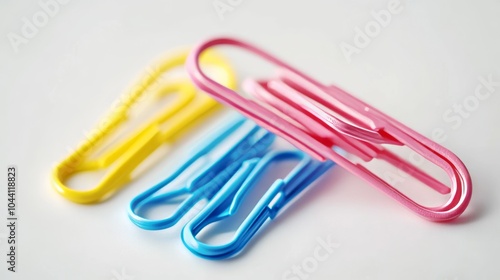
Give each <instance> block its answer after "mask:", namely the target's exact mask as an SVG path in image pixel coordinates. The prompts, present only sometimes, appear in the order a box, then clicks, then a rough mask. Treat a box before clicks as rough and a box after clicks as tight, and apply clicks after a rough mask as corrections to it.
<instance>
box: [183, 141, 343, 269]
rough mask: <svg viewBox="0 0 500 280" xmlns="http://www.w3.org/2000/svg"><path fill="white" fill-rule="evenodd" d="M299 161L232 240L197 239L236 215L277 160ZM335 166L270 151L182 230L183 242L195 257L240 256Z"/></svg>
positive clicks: (244, 166) (248, 166) (297, 154)
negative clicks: (258, 234)
mask: <svg viewBox="0 0 500 280" xmlns="http://www.w3.org/2000/svg"><path fill="white" fill-rule="evenodd" d="M284 160H300V162H299V163H298V164H297V166H295V168H294V169H293V170H292V171H291V172H290V173H289V174H288V175H287V176H286V178H284V179H278V180H276V181H275V182H274V183H273V184H272V186H271V187H270V188H269V189H268V191H267V192H266V193H265V194H264V196H263V197H262V198H261V199H260V200H259V202H258V203H257V205H256V206H255V207H254V208H253V210H252V211H251V212H250V214H249V215H248V216H247V217H246V218H245V220H244V221H243V222H242V223H241V225H240V226H239V227H238V229H237V230H236V232H235V234H234V236H233V239H232V240H230V241H229V242H227V243H226V244H222V245H209V244H206V243H203V242H201V241H200V240H198V239H197V238H196V235H197V234H199V233H200V232H201V231H202V229H203V228H204V227H206V226H208V225H209V224H211V223H214V222H216V221H220V220H223V219H226V218H229V217H230V216H233V215H235V214H236V213H237V211H238V209H239V207H240V206H241V204H242V202H243V201H244V199H245V196H246V195H247V194H248V193H249V191H250V190H251V189H252V188H253V186H254V185H255V184H256V183H257V182H258V180H259V178H260V177H261V175H262V174H263V173H264V171H265V169H266V167H267V166H269V165H270V164H271V163H273V162H276V161H284ZM333 165H334V163H333V162H332V161H326V162H319V161H316V160H313V159H311V158H310V157H309V156H307V155H306V154H304V153H303V152H300V151H282V152H270V153H268V154H266V155H265V156H264V157H263V158H261V159H259V158H254V159H250V160H247V161H245V162H244V163H243V164H242V165H241V168H239V170H238V171H237V172H236V173H235V174H234V176H233V177H232V178H231V179H230V180H229V181H228V182H227V183H226V184H225V185H224V186H223V187H222V189H221V190H220V191H219V192H218V193H217V194H216V195H215V196H214V197H213V198H212V199H211V200H210V202H209V203H208V204H207V205H206V206H205V208H204V209H203V210H202V211H201V212H199V213H198V214H197V215H196V216H195V217H194V218H193V219H192V220H191V221H189V222H188V223H187V224H186V225H185V226H184V228H183V229H182V241H183V242H184V245H186V247H187V248H188V249H189V250H190V251H191V252H193V253H194V254H196V255H198V256H200V257H204V258H207V259H224V258H228V257H231V256H232V255H234V254H236V253H238V252H239V251H240V250H241V249H243V247H245V245H246V244H247V243H248V241H249V240H250V239H251V238H252V236H253V235H254V234H255V233H256V232H257V231H258V230H259V228H260V227H261V226H262V225H263V224H264V223H265V222H266V221H267V220H268V219H273V218H274V217H275V216H276V215H277V213H278V212H279V211H280V210H281V209H282V208H283V207H284V206H285V205H286V204H287V203H288V202H290V201H291V200H292V199H293V198H294V197H295V196H297V195H298V194H299V193H300V192H301V191H302V190H304V189H305V188H306V187H307V186H308V185H310V184H311V183H312V182H314V180H316V179H317V178H318V177H320V176H321V175H322V174H323V173H324V172H326V171H327V170H328V169H329V168H330V167H332V166H333Z"/></svg>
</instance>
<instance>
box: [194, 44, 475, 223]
mask: <svg viewBox="0 0 500 280" xmlns="http://www.w3.org/2000/svg"><path fill="white" fill-rule="evenodd" d="M221 45H230V46H234V47H239V48H242V49H244V50H246V51H248V52H250V53H252V54H255V55H257V56H259V57H261V58H263V59H265V60H267V61H269V62H271V63H273V64H275V65H276V66H278V68H279V75H278V77H277V78H269V79H264V80H260V81H256V80H248V81H247V82H246V88H247V89H249V90H250V93H251V94H252V95H253V98H252V99H248V98H245V97H243V96H242V95H239V94H238V93H237V92H235V91H234V90H233V89H230V88H227V87H225V86H224V85H221V84H220V83H218V82H216V81H214V80H212V79H211V78H210V77H208V76H207V75H206V74H205V73H204V72H203V71H202V69H201V67H200V61H199V59H200V55H201V54H202V53H204V52H205V51H206V50H207V49H209V48H211V47H214V46H221ZM186 65H187V69H188V73H189V75H190V76H191V79H192V80H193V82H194V83H195V84H196V85H197V86H198V87H199V88H200V89H202V90H204V91H206V92H207V93H209V94H211V95H212V96H214V97H215V98H216V99H217V100H219V101H220V102H222V103H224V104H226V105H229V106H232V107H234V108H235V109H237V110H238V111H239V112H240V113H242V114H243V115H244V116H246V117H248V118H250V119H252V120H254V121H255V122H256V123H257V124H259V125H260V126H262V127H263V128H265V129H267V130H269V131H271V132H273V133H275V134H276V135H278V136H281V137H283V138H285V139H286V140H287V141H289V142H290V143H292V144H293V145H295V146H296V147H298V148H299V149H301V150H303V151H305V152H307V153H308V154H310V155H311V156H313V157H314V158H316V159H319V160H325V159H330V160H333V161H334V162H336V163H337V164H339V165H340V166H342V167H344V168H345V169H347V170H348V171H350V172H351V173H353V174H355V175H356V176H359V177H361V178H363V179H364V180H366V181H367V182H369V183H370V184H372V185H373V186H375V187H377V188H378V189H380V190H381V191H383V192H384V193H386V194H387V195H389V196H390V197H392V198H393V199H395V200H396V201H398V202H400V203H401V204H403V205H404V206H406V207H407V208H409V209H410V210H412V211H414V212H415V213H417V214H418V215H420V216H422V217H424V218H426V219H429V220H431V221H449V220H452V219H455V218H457V217H458V216H459V215H460V214H462V213H463V212H464V211H465V209H466V208H467V205H468V204H469V202H470V199H471V195H472V181H471V178H470V175H469V172H468V171H467V168H466V167H465V165H464V164H463V163H462V161H460V159H459V158H458V157H457V156H456V155H454V154H453V153H452V152H451V151H449V150H447V149H446V148H444V147H443V146H441V145H439V144H437V143H435V142H433V141H432V140H430V139H428V138H426V137H425V136H423V135H421V134H419V133H417V132H416V131H414V130H412V129H410V128H408V127H407V126H405V125H403V124H402V123H400V122H399V121H397V120H395V119H393V118H391V117H390V116H388V115H386V114H384V113H382V112H381V111H379V110H377V109H375V108H374V107H372V106H370V105H368V104H366V103H365V102H363V101H361V100H359V99H358V98H356V97H354V96H352V95H350V94H348V93H347V92H345V91H344V90H342V89H340V88H338V87H336V86H328V85H324V84H321V83H320V82H318V81H316V80H314V79H313V78H311V77H309V76H307V75H306V74H304V73H302V72H300V71H298V70H297V69H295V68H293V67H291V66H290V65H288V64H286V63H285V62H283V61H281V60H279V59H278V58H276V57H274V56H273V55H271V54H269V53H267V52H265V51H264V50H262V49H260V48H258V47H256V46H253V45H251V44H249V43H246V42H243V41H240V40H236V39H233V38H215V39H212V40H208V41H205V42H202V43H201V44H199V45H198V46H197V47H196V48H194V50H193V51H192V52H191V54H190V56H189V58H188V61H187V64H186ZM382 144H385V145H393V146H394V145H395V146H406V147H408V148H409V149H411V150H413V151H414V152H415V153H417V154H419V155H421V156H422V157H423V158H425V159H427V160H428V161H429V162H431V163H433V164H435V165H436V166H437V167H439V168H441V169H442V170H444V171H445V172H446V174H447V175H448V177H449V178H450V185H451V188H449V187H448V186H446V185H443V184H442V183H440V182H439V181H438V180H436V179H435V178H433V177H432V176H430V175H429V174H427V173H426V172H424V171H422V170H421V169H419V168H418V167H417V166H415V165H413V164H411V163H410V162H409V161H407V160H405V159H402V158H401V157H399V156H398V155H396V154H395V153H393V152H391V151H389V150H387V149H385V148H384V147H383V146H382ZM334 147H339V148H341V149H342V150H344V151H346V152H347V153H349V154H350V155H353V156H356V157H357V158H359V159H361V162H359V163H358V162H354V161H353V160H352V159H349V158H348V157H345V156H344V155H341V154H339V153H338V152H337V151H336V150H335V149H333V148H334ZM374 159H377V160H382V161H385V162H387V163H389V164H390V165H392V166H394V167H396V168H398V167H399V168H401V169H402V170H404V171H405V172H406V173H408V174H409V175H411V176H412V177H414V178H416V179H417V180H419V181H421V182H422V183H424V184H425V185H427V186H428V187H430V188H432V189H434V190H436V191H437V192H439V193H442V194H448V193H449V194H450V197H449V199H448V200H447V202H445V203H444V204H443V205H440V206H438V207H428V206H424V205H421V204H419V203H417V202H416V201H414V200H412V199H411V198H409V197H408V196H407V195H405V194H403V193H402V192H401V191H399V190H398V189H396V188H395V186H392V185H391V184H390V183H388V182H387V181H386V180H384V179H383V178H381V177H380V176H378V175H376V174H374V173H373V172H372V171H370V170H368V168H367V167H366V162H370V161H372V160H374Z"/></svg>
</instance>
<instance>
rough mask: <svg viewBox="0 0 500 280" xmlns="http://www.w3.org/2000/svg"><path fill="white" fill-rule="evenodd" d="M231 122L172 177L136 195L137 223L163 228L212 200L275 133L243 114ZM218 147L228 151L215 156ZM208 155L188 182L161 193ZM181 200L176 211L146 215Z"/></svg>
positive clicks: (133, 218)
mask: <svg viewBox="0 0 500 280" xmlns="http://www.w3.org/2000/svg"><path fill="white" fill-rule="evenodd" d="M231 119H233V121H231V122H230V123H229V124H228V125H226V126H224V127H223V128H222V129H219V130H217V131H216V132H215V133H213V134H212V135H213V136H211V137H210V138H209V139H208V140H205V142H204V144H202V145H200V146H199V147H198V148H195V149H193V151H194V152H192V153H191V155H190V156H188V157H187V160H185V162H184V163H183V164H181V165H180V167H179V168H178V169H177V170H176V171H174V172H173V173H172V174H171V175H170V176H169V177H167V178H166V179H165V180H163V181H161V182H160V183H158V184H156V185H155V186H153V187H152V188H150V189H148V190H146V191H145V192H143V193H141V194H139V195H138V196H136V197H135V198H134V199H133V200H132V201H131V202H130V205H129V208H128V216H129V218H130V220H131V221H132V222H133V223H134V224H136V225H137V226H139V227H141V228H143V229H147V230H160V229H165V228H168V227H171V226H173V225H174V224H176V223H177V222H178V221H179V220H180V219H181V218H182V217H183V216H184V215H185V214H186V213H187V212H189V211H190V210H191V209H192V208H193V206H194V205H195V204H196V203H198V202H199V201H201V200H203V199H207V200H210V199H211V198H212V197H213V195H214V194H215V193H217V191H218V190H219V189H220V188H221V187H222V186H224V184H225V183H226V182H227V181H228V180H229V179H230V178H231V177H232V176H233V175H234V173H235V172H236V171H237V170H238V169H239V168H240V166H241V164H242V163H243V162H244V161H245V160H247V159H251V158H255V157H260V156H262V155H263V154H264V153H265V152H266V150H267V149H268V148H269V146H270V145H271V144H272V143H273V141H274V139H275V136H274V135H273V134H272V133H270V132H268V131H266V130H264V129H262V128H260V127H259V126H257V125H255V124H254V123H253V122H251V121H248V120H246V119H244V118H243V117H241V116H238V117H236V118H233V117H231ZM237 130H238V132H240V131H241V132H242V133H238V134H236V136H235V137H236V140H235V141H234V144H229V145H228V144H227V143H223V142H224V141H225V140H226V139H227V138H228V137H230V136H231V135H233V134H235V132H236V131H237ZM216 148H219V149H223V151H225V152H224V153H223V154H222V155H221V156H217V157H216V158H211V153H212V152H213V150H215V149H216ZM201 159H205V160H207V161H208V163H205V164H204V167H202V168H200V169H199V170H196V171H195V172H194V176H192V177H191V178H190V179H189V180H188V181H187V182H184V183H182V184H180V186H179V185H177V188H175V187H174V188H172V189H171V190H169V191H167V192H164V193H161V194H157V193H158V192H160V190H162V189H163V188H165V187H171V185H175V183H176V179H178V177H179V176H180V175H182V174H183V173H184V172H187V171H186V170H187V169H188V168H190V167H191V166H192V165H193V164H194V163H195V162H197V161H198V160H201ZM184 196H186V198H185V199H184V200H183V201H182V202H180V203H179V205H178V207H177V209H176V210H175V211H174V213H173V214H172V215H170V216H169V217H166V218H163V219H157V220H153V219H148V218H147V217H145V216H143V213H144V212H143V211H144V210H151V209H152V208H154V207H157V206H160V205H162V204H163V205H164V204H173V203H177V201H178V200H179V199H181V198H182V197H184Z"/></svg>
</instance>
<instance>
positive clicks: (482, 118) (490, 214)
mask: <svg viewBox="0 0 500 280" xmlns="http://www.w3.org/2000/svg"><path fill="white" fill-rule="evenodd" d="M225 2H226V1H224V3H225ZM388 2H389V1H388V0H380V1H379V0H377V1H342V2H341V1H285V0H283V1H264V0H248V1H242V2H241V3H239V2H238V1H232V3H233V4H235V7H234V8H233V9H232V10H231V11H228V12H226V13H224V14H222V16H219V15H218V13H217V11H216V10H215V9H214V6H213V2H212V0H207V1H106V2H104V1H79V0H72V1H70V2H69V3H68V4H66V5H60V6H59V11H58V12H57V13H56V14H55V15H54V16H53V17H50V19H49V21H48V23H47V24H46V25H45V26H43V27H42V28H40V29H39V30H38V32H37V33H36V34H35V36H34V37H33V38H29V39H28V42H27V43H26V44H21V45H19V46H18V51H17V52H15V47H14V46H13V45H12V44H11V43H10V41H9V37H8V34H9V33H11V32H12V33H16V34H19V35H21V34H22V33H21V28H22V26H23V24H24V23H23V17H26V18H27V19H28V20H30V21H32V19H31V18H32V16H33V15H34V14H35V13H37V12H39V11H43V10H42V9H41V7H40V6H39V4H38V2H37V1H3V2H2V4H0V35H1V40H0V95H1V102H0V106H1V107H0V111H1V116H2V117H1V122H0V131H1V132H0V134H1V137H0V144H1V145H0V146H1V149H2V151H1V157H0V167H2V168H6V166H7V165H10V164H14V165H17V167H18V169H19V174H18V175H19V190H18V202H19V205H18V214H19V219H20V220H19V229H18V230H19V231H18V241H19V251H18V267H17V269H18V272H17V273H15V274H13V273H10V272H7V269H6V264H5V262H4V261H3V260H4V258H5V254H6V249H7V248H6V245H7V244H6V239H5V238H6V234H7V228H6V227H5V226H2V227H0V237H1V239H0V240H1V243H0V247H1V254H2V256H3V257H0V259H1V260H2V262H1V263H2V264H1V265H0V271H1V272H0V274H1V275H2V276H1V277H0V278H2V279H6V278H5V276H8V279H106V280H109V279H114V280H120V279H137V280H140V279H286V278H283V277H284V274H285V273H286V271H287V270H290V269H291V268H292V266H293V265H299V266H301V264H302V263H303V262H304V261H305V260H308V259H309V260H310V258H311V257H313V256H314V255H313V252H314V250H315V248H316V247H317V246H318V245H319V243H318V241H317V239H318V238H323V239H326V238H327V237H330V238H331V239H332V240H335V242H337V243H338V244H339V245H340V246H339V247H338V248H336V249H335V250H334V251H333V252H332V253H331V254H329V255H328V258H327V259H326V260H325V261H322V262H319V263H318V265H317V267H315V268H314V269H311V272H307V275H306V276H307V279H440V280H445V279H449V280H451V279H497V278H498V275H500V268H499V266H498V259H499V252H500V238H499V233H500V210H499V208H498V205H499V199H500V190H499V188H498V186H499V184H500V180H499V179H498V178H499V177H498V168H499V167H500V166H499V164H498V162H497V160H498V158H499V156H500V149H499V147H498V143H500V133H499V127H498V123H499V121H500V111H499V107H500V87H499V86H497V87H496V88H495V91H494V92H493V93H492V94H491V95H490V96H489V97H488V98H487V99H486V100H482V101H480V103H479V106H478V108H477V109H476V110H474V111H472V112H468V116H467V118H461V120H462V122H461V123H460V124H459V125H457V124H455V123H453V122H449V121H448V122H447V121H445V120H444V119H443V114H444V113H445V112H446V111H447V110H449V109H453V107H452V106H453V105H454V104H462V103H463V101H464V100H466V99H467V98H469V99H470V96H473V95H474V90H475V88H476V87H477V86H478V85H480V82H479V79H478V78H479V77H485V78H486V77H488V76H489V75H492V79H493V80H494V81H500V68H499V67H500V52H499V51H498V50H499V49H500V39H499V27H500V17H499V16H498V14H499V11H500V4H499V2H498V1H494V0H491V1H402V2H401V6H402V7H403V8H402V9H403V10H402V11H401V12H400V13H399V14H395V15H393V16H392V19H391V22H390V23H389V24H388V26H387V27H385V28H383V29H382V30H381V31H380V34H378V35H377V36H375V37H374V38H373V39H372V41H371V43H370V44H369V45H368V46H366V47H364V48H362V49H360V52H359V53H358V54H354V55H352V57H351V62H350V63H349V62H348V61H347V59H346V57H345V56H344V54H343V53H342V51H341V49H340V47H339V45H340V44H341V43H342V42H346V43H349V44H353V37H354V35H355V33H356V31H355V29H356V27H359V28H361V29H363V28H364V27H365V26H366V25H367V24H368V23H369V22H370V21H371V20H372V19H373V18H372V15H371V14H370V12H371V11H379V10H382V9H386V7H387V4H388ZM213 35H234V36H238V37H241V38H245V39H247V40H250V41H252V42H254V43H256V44H259V45H261V46H262V47H263V48H265V49H268V50H270V51H272V52H274V53H276V54H279V56H280V57H281V58H284V59H285V60H287V61H289V62H290V63H291V64H293V65H296V66H298V67H299V68H301V69H303V70H304V71H306V72H307V73H309V74H311V75H312V76H315V77H318V78H319V79H320V80H321V81H325V82H327V83H335V84H337V85H340V86H342V87H343V88H345V89H347V90H348V91H349V92H351V93H353V94H354V95H356V96H358V97H360V98H361V99H363V100H365V101H367V102H368V103H370V104H372V105H374V106H375V107H377V108H379V109H381V110H382V111H385V112H386V113H388V114H390V115H392V116H394V117H396V118H397V119H399V120H401V121H402V122H403V123H405V124H407V125H409V126H410V127H412V128H414V129H415V130H417V131H419V132H421V133H422V134H424V135H426V136H428V137H432V132H433V130H434V129H436V128H441V129H443V130H444V131H445V133H446V135H447V139H446V140H445V141H444V142H443V145H444V146H445V147H447V148H449V149H450V150H452V151H453V152H455V153H456V154H457V155H458V156H459V157H460V158H461V159H462V160H463V161H464V163H465V164H466V166H467V167H468V169H469V171H470V173H471V176H472V178H473V182H474V193H473V199H472V201H471V204H470V206H469V208H468V209H467V211H466V212H465V213H464V214H463V216H461V217H460V218H459V219H457V220H456V221H454V222H451V223H447V224H439V223H433V222H429V221H426V220H423V219H421V218H420V217H418V216H416V215H414V214H413V213H411V212H410V211H407V210H406V209H405V208H403V207H402V206H401V205H399V204H398V203H396V202H394V201H392V200H391V199H390V198H388V197H387V196H385V195H383V194H382V193H381V192H379V191H377V190H375V189H374V188H372V187H371V186H369V185H367V184H366V183H365V182H363V181H361V180H360V179H358V178H356V177H354V176H353V175H351V174H350V173H348V172H346V171H345V170H342V169H341V168H335V169H334V170H332V171H331V172H330V173H328V175H325V177H324V179H323V180H321V181H320V182H319V183H318V184H317V185H316V186H315V187H314V188H312V189H311V190H310V191H309V192H307V193H306V194H305V195H304V196H303V197H301V199H300V200H298V201H297V202H296V203H295V204H294V205H293V206H292V207H290V208H289V209H288V211H286V212H285V213H283V215H281V216H279V217H278V218H277V220H275V222H274V223H273V224H272V226H269V227H266V228H265V230H264V231H263V232H262V234H259V235H258V237H256V238H255V239H254V242H252V243H251V245H250V246H249V247H248V248H247V250H245V252H244V254H242V255H241V256H239V257H237V258H234V259H231V260H229V261H207V260H203V259H200V258H198V257H196V256H194V255H192V254H191V253H189V252H188V251H187V250H186V249H185V248H184V247H183V245H182V242H181V240H180V238H179V231H180V227H176V228H173V229H170V230H166V231H161V232H147V231H143V230H140V229H138V228H137V227H136V226H134V225H132V224H131V223H130V222H129V220H128V218H127V216H126V206H127V204H128V202H129V201H130V199H131V198H132V197H133V196H134V195H136V194H137V193H138V192H140V191H141V190H144V189H145V188H146V187H147V186H151V185H152V184H153V183H155V182H157V181H158V180H160V179H162V178H163V177H165V176H166V174H167V173H166V170H169V168H166V167H165V166H169V164H170V166H173V165H172V163H171V162H170V163H169V162H168V159H167V160H166V161H165V162H166V163H165V165H164V166H160V167H157V168H155V169H153V170H151V172H149V173H147V174H146V176H144V177H141V178H140V179H138V180H136V181H134V182H133V183H131V184H129V185H128V186H127V187H126V188H124V189H123V191H121V192H119V193H118V194H117V195H116V196H115V197H113V198H112V199H110V200H109V201H106V202H104V203H101V204H98V205H91V206H85V205H77V204H73V203H71V202H68V201H66V200H65V199H63V198H62V197H61V196H60V195H58V194H57V193H56V192H55V191H54V190H53V189H52V188H51V186H50V172H51V169H52V168H53V166H54V165H55V164H56V163H57V162H58V161H60V160H61V159H62V158H63V157H64V156H65V155H66V154H67V153H68V151H69V150H71V148H72V147H75V146H76V145H77V144H78V143H79V142H80V141H81V140H83V139H84V137H85V136H84V135H85V134H84V133H85V132H88V131H89V130H90V129H91V128H92V127H93V126H94V125H95V124H96V123H97V122H98V120H99V119H100V118H101V117H102V116H103V115H104V113H105V112H106V110H107V108H109V107H110V105H111V104H112V102H113V100H115V99H116V98H118V97H119V96H120V94H121V93H123V92H124V91H125V90H126V89H127V87H128V86H129V85H131V83H132V81H134V79H135V78H137V75H138V74H139V73H140V72H141V70H142V69H144V68H145V67H146V66H147V65H149V64H150V63H151V62H153V61H154V60H155V59H156V58H157V57H158V56H160V55H161V54H163V53H164V52H165V51H167V50H170V49H172V48H176V47H178V46H188V45H191V44H194V43H196V42H199V41H200V40H202V39H204V38H208V37H209V36H213ZM252 63H253V61H251V60H250V61H247V63H240V64H236V67H237V69H238V70H239V71H240V72H239V73H246V72H245V71H247V70H249V69H253V70H254V72H257V73H258V72H259V71H258V70H255V67H254V64H252ZM454 124H455V126H454ZM278 145H279V146H283V145H285V144H283V143H281V144H278ZM5 177H6V176H5V175H2V176H1V178H2V180H5ZM2 186H3V187H2V190H3V191H2V192H1V194H0V198H1V204H0V205H1V208H0V209H1V212H2V213H5V212H6V208H7V207H6V190H5V189H6V187H5V184H2ZM0 216H2V217H3V216H4V215H3V214H2V215H0ZM2 219H4V218H2ZM2 224H3V223H2ZM306 262H307V261H306ZM4 275H5V276H4ZM290 277H291V276H290ZM296 277H297V278H290V279H300V278H299V277H298V276H296ZM303 278H304V279H305V277H303Z"/></svg>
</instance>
